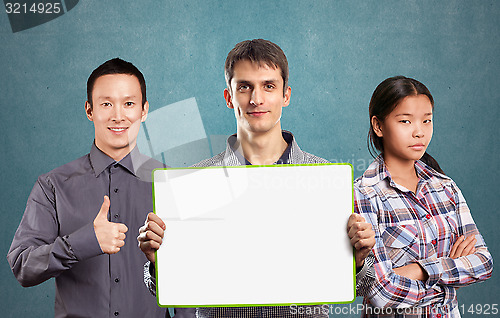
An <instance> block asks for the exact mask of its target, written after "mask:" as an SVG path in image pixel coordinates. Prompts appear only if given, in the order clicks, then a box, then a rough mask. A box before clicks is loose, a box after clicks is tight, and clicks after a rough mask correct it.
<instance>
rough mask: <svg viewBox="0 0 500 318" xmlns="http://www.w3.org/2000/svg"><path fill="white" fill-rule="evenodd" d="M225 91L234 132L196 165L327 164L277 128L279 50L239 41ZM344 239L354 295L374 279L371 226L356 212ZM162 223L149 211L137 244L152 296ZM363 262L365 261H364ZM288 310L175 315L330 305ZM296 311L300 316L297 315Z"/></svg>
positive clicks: (283, 85) (282, 59)
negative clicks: (352, 261) (352, 253)
mask: <svg viewBox="0 0 500 318" xmlns="http://www.w3.org/2000/svg"><path fill="white" fill-rule="evenodd" d="M225 76H226V82H227V88H226V89H225V90H224V98H225V100H226V105H227V107H228V108H230V109H233V110H234V115H235V117H236V124H237V133H236V134H234V135H232V136H230V137H229V138H228V141H227V147H226V150H225V151H224V152H222V153H220V154H218V155H216V156H214V157H213V158H210V159H207V160H204V161H202V162H200V163H198V164H196V165H195V166H197V167H208V166H241V165H252V164H255V165H270V164H307V163H327V162H328V161H326V160H325V159H322V158H319V157H316V156H314V155H312V154H309V153H307V152H304V151H302V150H301V149H300V148H299V146H298V144H297V142H296V141H295V138H294V136H293V135H292V134H291V133H290V132H288V131H284V130H281V122H280V119H281V113H282V109H283V107H286V106H288V105H289V103H290V95H291V88H290V86H288V62H287V59H286V56H285V54H284V53H283V51H282V50H281V48H280V47H279V46H278V45H276V44H274V43H272V42H270V41H266V40H262V39H258V40H248V41H243V42H240V43H238V44H236V46H235V47H234V49H233V50H231V52H229V54H228V56H227V59H226V63H225ZM347 227H348V229H347V231H348V235H349V237H350V238H351V243H352V245H353V246H354V247H355V248H356V257H355V258H356V267H357V269H358V273H357V275H356V276H357V277H356V280H357V286H356V288H357V291H358V295H359V294H363V292H364V291H365V290H366V289H367V288H368V287H369V286H370V285H371V283H372V281H373V277H374V274H373V258H372V255H371V254H370V255H369V257H368V258H367V255H368V254H369V252H370V250H371V248H372V247H373V245H374V243H375V237H374V232H373V230H372V229H371V225H369V224H368V223H366V222H365V220H364V219H363V218H362V217H361V216H359V215H356V214H353V215H351V217H350V218H349V221H348V226H347ZM164 229H165V224H164V223H163V221H162V220H161V219H160V218H159V217H158V216H157V215H156V214H154V213H150V214H149V215H148V218H147V220H146V223H145V225H144V226H143V227H142V228H141V229H140V230H139V233H140V234H139V236H138V238H137V239H138V241H139V246H140V248H141V250H142V251H143V252H144V254H146V256H147V258H148V259H149V261H150V262H148V263H146V265H145V270H144V279H145V283H146V285H147V286H148V287H149V289H150V290H151V292H152V293H153V294H154V293H155V291H156V283H155V277H154V259H155V258H154V252H155V251H156V250H157V249H158V248H159V247H160V244H161V242H162V238H163V235H164ZM365 258H366V261H365ZM306 307H308V308H302V309H303V310H297V307H295V308H294V309H295V310H292V308H291V307H290V306H266V307H211V308H176V315H175V317H201V318H209V317H235V318H236V317H237V318H242V317H279V318H286V317H293V318H298V317H328V306H321V305H317V306H306ZM299 313H300V314H299Z"/></svg>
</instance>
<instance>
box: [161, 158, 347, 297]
mask: <svg viewBox="0 0 500 318" xmlns="http://www.w3.org/2000/svg"><path fill="white" fill-rule="evenodd" d="M154 204H155V213H156V214H157V215H158V216H160V217H161V218H162V219H163V220H164V221H165V224H166V230H165V237H164V240H163V244H162V246H161V247H160V249H159V250H158V252H157V254H156V268H157V272H156V275H157V297H158V303H159V304H160V305H161V306H186V307H189V306H192V307H200V306H201V307H202V306H224V305H228V306H234V305H240V306H245V305H278V304H279V305H288V304H325V303H340V302H350V301H353V300H354V298H355V266H354V258H353V250H352V247H351V245H350V243H349V239H348V237H347V233H346V225H347V219H348V218H349V215H350V214H351V213H352V210H353V209H352V168H351V166H350V165H348V164H315V165H274V166H241V167H208V168H183V169H175V168H174V169H160V170H155V172H154Z"/></svg>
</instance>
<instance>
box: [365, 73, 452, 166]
mask: <svg viewBox="0 0 500 318" xmlns="http://www.w3.org/2000/svg"><path fill="white" fill-rule="evenodd" d="M416 95H425V96H427V97H428V98H429V101H430V102H431V105H432V108H433V109H434V98H432V95H431V92H430V91H429V90H428V89H427V87H425V85H424V84H422V83H420V82H419V81H417V80H415V79H413V78H408V77H404V76H394V77H390V78H388V79H386V80H384V81H383V82H382V83H380V84H379V85H378V86H377V88H376V89H375V91H374V92H373V95H372V98H371V100H370V107H369V113H370V131H369V132H368V151H369V152H370V154H371V155H372V157H375V154H376V153H377V151H379V152H380V153H381V154H382V155H383V154H384V143H383V140H382V137H379V136H377V135H376V134H375V132H374V130H373V126H372V121H371V119H372V118H373V116H375V117H377V119H378V120H379V121H381V122H383V121H384V119H385V118H386V117H387V116H388V115H389V114H390V113H391V112H392V111H393V110H394V108H396V106H398V104H399V103H400V102H401V101H402V100H403V99H404V98H406V97H408V96H416ZM420 160H421V161H423V162H424V163H425V164H426V165H428V166H430V167H431V168H433V169H434V170H436V171H437V172H439V173H442V174H444V172H443V170H442V169H441V167H440V166H439V164H438V162H437V161H436V159H434V158H433V157H432V156H431V155H429V154H428V153H427V152H425V153H424V155H423V156H422V158H420Z"/></svg>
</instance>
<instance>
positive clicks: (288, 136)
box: [144, 131, 375, 318]
mask: <svg viewBox="0 0 500 318" xmlns="http://www.w3.org/2000/svg"><path fill="white" fill-rule="evenodd" d="M282 135H283V138H284V139H285V141H286V142H287V143H288V145H289V146H288V148H287V150H286V151H285V153H284V154H285V155H286V154H288V157H287V158H283V157H282V158H280V160H278V161H277V162H276V163H277V164H308V163H311V164H314V163H328V161H327V160H325V159H323V158H320V157H317V156H314V155H312V154H310V153H307V152H305V151H302V150H301V149H300V148H299V145H298V144H297V142H296V141H295V138H294V137H293V135H292V133H290V132H288V131H283V132H282ZM235 141H236V135H232V136H230V137H229V138H228V141H227V146H226V150H225V151H223V152H221V153H220V154H218V155H216V156H214V157H212V158H209V159H206V160H203V161H201V162H200V163H198V164H196V165H194V166H193V167H211V166H242V165H245V163H246V160H245V158H244V157H243V156H242V155H241V154H240V153H239V152H238V151H236V150H235V149H234V148H233V145H234V143H235ZM373 262H374V258H373V255H370V256H369V257H367V258H366V260H365V264H364V266H363V267H362V269H361V270H360V272H359V273H357V275H356V281H357V284H356V290H357V293H358V295H359V294H362V295H364V293H366V291H367V290H368V289H369V287H370V286H371V284H372V283H373V280H374V277H375V274H374V273H373V266H372V264H373ZM149 265H150V264H149V262H148V263H146V264H145V266H144V281H145V283H146V285H147V286H148V288H149V290H150V291H151V293H153V294H155V293H156V282H155V277H154V271H152V270H151V269H152V268H151V269H150V266H149ZM297 307H302V308H300V310H294V309H293V307H290V306H264V307H262V306H256V307H202V308H197V309H196V317H198V318H233V317H234V318H254V317H259V318H274V317H276V318H306V317H307V318H328V306H327V305H310V306H297ZM177 312H178V313H179V314H180V315H182V317H195V316H194V310H192V308H189V309H179V308H177V309H176V316H175V317H178V316H177ZM302 313H303V314H302Z"/></svg>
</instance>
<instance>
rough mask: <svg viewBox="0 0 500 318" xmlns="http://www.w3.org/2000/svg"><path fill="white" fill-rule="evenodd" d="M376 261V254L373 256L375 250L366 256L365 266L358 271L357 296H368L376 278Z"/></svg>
mask: <svg viewBox="0 0 500 318" xmlns="http://www.w3.org/2000/svg"><path fill="white" fill-rule="evenodd" d="M374 262H375V256H373V252H370V254H368V256H367V257H366V258H365V262H364V263H363V267H361V269H360V270H359V272H357V273H356V296H366V294H367V293H368V290H369V289H370V287H371V286H372V285H373V281H374V280H375V272H374V270H373V263H374Z"/></svg>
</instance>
